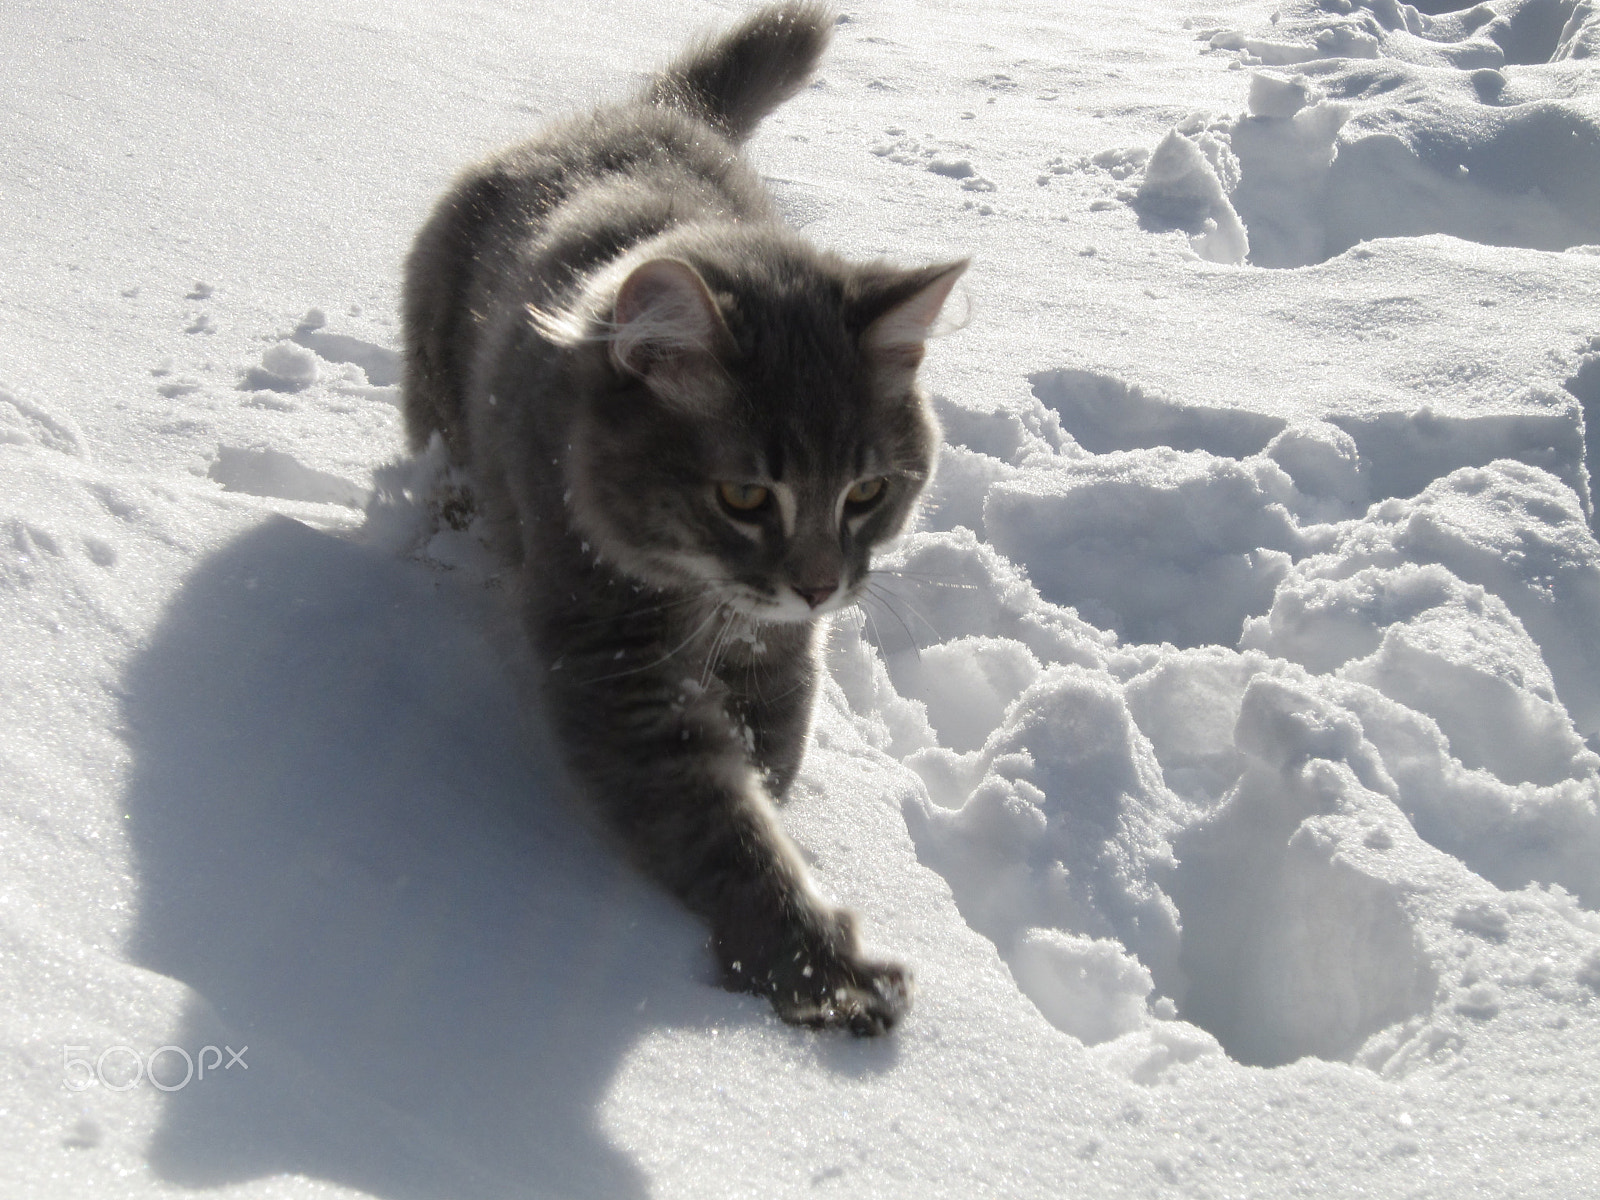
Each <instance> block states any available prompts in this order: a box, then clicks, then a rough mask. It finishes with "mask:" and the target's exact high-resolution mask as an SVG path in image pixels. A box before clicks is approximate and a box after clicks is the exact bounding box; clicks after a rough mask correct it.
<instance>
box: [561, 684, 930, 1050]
mask: <svg viewBox="0 0 1600 1200" xmlns="http://www.w3.org/2000/svg"><path fill="white" fill-rule="evenodd" d="M562 674H565V672H562ZM718 693H719V689H716V688H713V689H711V690H709V691H707V692H704V693H701V694H699V695H697V696H693V697H688V698H686V697H685V695H684V693H683V692H682V691H681V690H678V689H676V688H671V689H668V688H660V689H658V688H656V687H653V686H650V685H645V684H643V683H641V682H640V681H634V682H633V684H632V686H630V687H609V688H600V687H595V688H585V687H582V686H581V685H575V686H571V687H569V688H566V689H562V694H560V695H556V696H553V697H552V700H553V704H552V705H551V709H552V715H553V716H554V719H555V723H556V726H557V731H558V733H559V735H560V736H561V738H562V740H563V741H564V742H565V743H566V747H567V750H568V754H569V758H570V760H571V762H572V765H573V767H574V769H575V772H576V774H577V776H578V778H579V781H580V783H581V785H582V786H583V787H584V790H585V791H586V792H588V793H589V795H590V796H591V798H592V799H593V800H594V801H595V802H596V803H597V804H598V806H599V807H600V808H601V809H602V811H603V812H604V813H605V815H606V817H607V819H608V821H609V823H610V824H611V826H612V827H613V828H614V829H615V830H616V831H617V832H618V833H619V834H620V835H621V837H622V839H623V841H624V843H625V845H626V847H627V849H628V850H629V851H630V852H631V854H632V856H633V857H634V859H635V860H636V861H637V862H638V863H639V864H640V865H641V866H642V867H643V868H644V869H645V870H646V871H647V872H648V873H649V874H650V875H652V876H653V877H654V878H655V879H656V880H658V881H659V882H660V883H662V884H664V885H665V886H666V887H667V888H668V889H670V890H671V891H672V892H673V893H674V894H676V895H677V896H678V897H679V898H680V899H681V900H683V902H684V903H685V904H686V905H687V906H688V907H689V908H690V909H691V910H692V911H694V912H695V913H697V914H698V915H700V916H701V917H702V918H703V919H705V920H706V921H707V923H708V924H709V925H710V926H711V935H712V945H713V948H714V950H715V952H716V956H717V960H718V964H719V967H720V970H721V975H722V981H723V983H724V984H725V986H727V987H729V988H731V989H734V990H738V991H750V992H755V993H757V994H760V995H764V996H766V997H768V999H770V1000H771V1002H772V1005H773V1007H774V1008H775V1009H776V1010H777V1012H778V1014H779V1015H780V1016H782V1017H783V1018H784V1019H785V1020H788V1021H793V1022H795V1023H797V1024H806V1025H814V1026H821V1027H834V1028H843V1029H849V1030H850V1031H851V1032H853V1033H856V1034H861V1035H873V1034H881V1033H884V1032H886V1031H887V1030H889V1029H890V1028H892V1027H893V1026H894V1024H895V1023H896V1022H897V1021H899V1020H900V1019H901V1018H902V1017H903V1016H904V1015H905V1013H906V1012H907V1010H908V1009H909V1007H910V984H909V978H908V975H907V973H906V972H905V970H904V969H903V968H901V967H899V966H897V965H895V964H893V963H888V962H880V961H877V960H874V959H870V958H868V957H867V956H865V955H864V954H862V952H861V949H860V946H859V944H858V941H857V938H856V932H855V922H854V919H853V918H852V917H851V915H850V914H849V913H848V912H846V911H844V910H842V909H838V908H835V907H834V906H833V905H831V904H829V903H828V902H827V901H825V900H823V899H822V898H821V897H820V896H819V895H817V893H816V891H815V889H814V888H813V887H812V885H811V883H810V880H809V878H808V876H807V872H806V868H805V864H804V863H803V862H802V861H801V858H800V856H799V854H798V852H797V851H796V850H795V848H794V846H793V844H792V843H791V842H790V841H789V839H788V837H787V836H786V835H785V834H784V832H783V830H782V829H781V828H780V827H779V823H778V818H777V814H776V812H775V811H774V808H773V805H772V801H771V799H770V798H769V796H768V794H767V792H766V790H765V789H764V788H763V786H762V784H761V781H760V779H759V778H758V776H757V772H756V769H755V768H754V767H753V766H752V765H751V764H750V761H749V759H748V756H747V753H746V749H745V745H744V743H743V739H742V737H741V736H740V735H739V733H737V732H736V730H735V726H734V724H733V722H732V721H731V720H730V718H729V716H728V713H727V710H726V708H725V706H724V701H725V699H726V697H725V696H722V695H719V694H718Z"/></svg>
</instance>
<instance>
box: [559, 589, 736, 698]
mask: <svg viewBox="0 0 1600 1200" xmlns="http://www.w3.org/2000/svg"><path fill="white" fill-rule="evenodd" d="M721 612H722V606H721V605H718V606H717V607H716V608H713V609H712V610H711V611H710V612H709V613H707V614H706V617H705V619H704V620H703V621H701V622H700V624H698V625H696V626H695V627H694V630H693V631H692V632H691V633H690V634H689V636H688V637H686V638H684V639H683V641H681V642H679V643H678V644H677V645H676V646H674V647H673V648H672V649H671V650H668V651H667V652H666V653H665V654H663V655H662V656H661V657H660V658H658V659H656V660H654V661H653V662H647V663H644V664H643V665H641V666H637V667H629V668H628V669H627V670H625V671H613V672H611V673H610V674H608V675H596V676H595V677H594V678H593V679H585V680H582V681H581V682H582V683H584V684H592V683H604V682H605V681H606V680H608V679H621V678H623V677H624V676H627V675H637V674H638V673H639V672H640V671H650V670H653V669H654V668H656V667H659V666H661V665H662V664H663V663H665V662H667V661H668V660H669V659H672V658H674V657H676V656H677V655H678V654H680V653H682V652H683V650H685V649H686V648H687V647H688V646H689V644H690V643H691V642H693V641H694V640H695V638H697V637H699V636H700V635H701V634H702V633H704V632H705V630H706V626H708V625H710V624H711V622H712V621H715V620H716V619H717V616H718V614H719V613H721Z"/></svg>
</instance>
